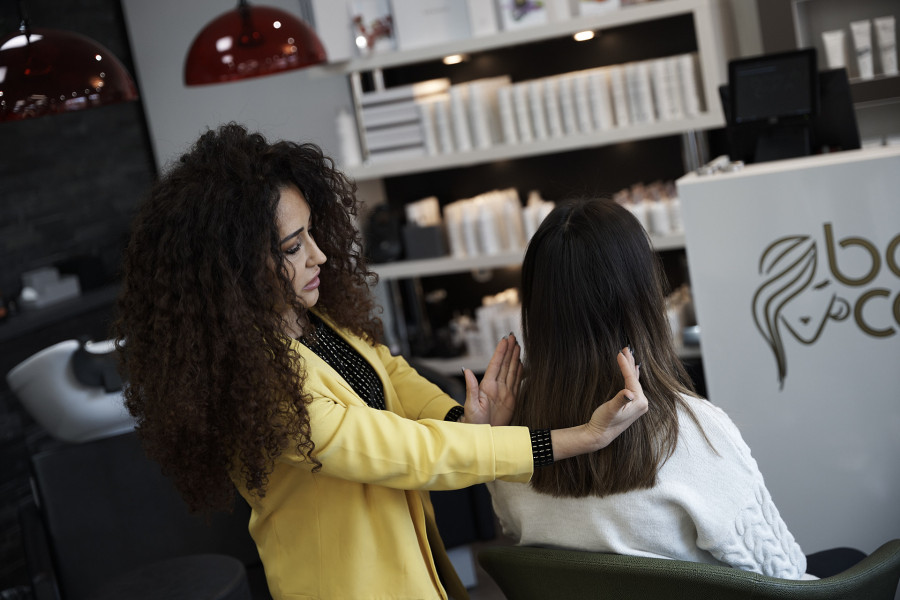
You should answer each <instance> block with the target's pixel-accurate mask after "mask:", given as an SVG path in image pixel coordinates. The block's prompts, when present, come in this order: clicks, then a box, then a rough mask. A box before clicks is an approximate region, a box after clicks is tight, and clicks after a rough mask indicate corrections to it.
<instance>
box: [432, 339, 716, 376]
mask: <svg viewBox="0 0 900 600" xmlns="http://www.w3.org/2000/svg"><path fill="white" fill-rule="evenodd" d="M676 350H677V351H678V356H679V357H681V359H682V360H687V359H697V358H700V346H682V345H678V346H677V347H676ZM490 360H491V357H490V356H472V355H465V356H456V357H454V358H419V357H417V358H416V362H417V363H419V364H421V365H424V366H426V367H428V368H430V369H433V370H435V371H437V372H438V373H442V374H444V375H459V374H460V373H461V372H462V369H471V370H472V371H474V372H475V373H478V372H479V371H481V370H483V369H484V368H485V367H487V365H488V363H489V362H490Z"/></svg>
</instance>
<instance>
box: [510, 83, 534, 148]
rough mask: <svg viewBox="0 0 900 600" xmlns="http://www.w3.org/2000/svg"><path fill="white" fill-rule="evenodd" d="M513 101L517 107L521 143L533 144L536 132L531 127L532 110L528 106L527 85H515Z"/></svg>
mask: <svg viewBox="0 0 900 600" xmlns="http://www.w3.org/2000/svg"><path fill="white" fill-rule="evenodd" d="M513 101H514V104H515V107H516V123H517V124H518V131H519V141H521V142H531V141H533V140H534V132H533V129H532V126H531V108H530V107H529V106H528V84H527V83H517V84H515V85H513Z"/></svg>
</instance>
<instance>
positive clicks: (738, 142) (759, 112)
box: [719, 48, 860, 163]
mask: <svg viewBox="0 0 900 600" xmlns="http://www.w3.org/2000/svg"><path fill="white" fill-rule="evenodd" d="M719 95H720V98H721V100H722V108H723V110H724V112H725V119H726V122H727V139H728V146H729V152H728V154H729V156H730V157H731V159H732V160H742V161H744V162H746V163H752V162H764V161H768V160H777V159H782V158H792V157H796V156H806V155H808V154H818V153H820V152H833V151H836V150H851V149H854V148H859V147H860V142H859V129H858V128H857V124H856V113H855V112H854V109H853V101H852V99H851V96H850V84H849V81H848V78H847V71H846V69H831V70H827V71H822V72H818V71H817V70H816V55H815V49H812V48H808V49H802V50H796V51H791V52H782V53H778V54H771V55H764V56H757V57H751V58H746V59H738V60H735V61H731V63H729V82H728V84H726V85H723V86H720V87H719Z"/></svg>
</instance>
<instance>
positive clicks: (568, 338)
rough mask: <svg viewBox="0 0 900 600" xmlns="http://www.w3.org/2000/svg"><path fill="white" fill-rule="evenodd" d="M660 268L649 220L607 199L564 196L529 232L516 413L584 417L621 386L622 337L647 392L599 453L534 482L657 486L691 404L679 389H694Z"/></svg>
mask: <svg viewBox="0 0 900 600" xmlns="http://www.w3.org/2000/svg"><path fill="white" fill-rule="evenodd" d="M664 277H665V276H664V275H663V271H662V269H661V267H660V264H659V257H658V256H657V255H656V254H655V253H654V251H653V249H652V248H651V245H650V240H649V238H648V236H647V233H646V232H645V231H644V228H643V227H642V226H641V224H640V223H639V222H638V221H637V219H636V218H635V217H634V216H633V215H632V214H631V213H630V212H629V211H628V210H626V209H625V208H623V207H622V206H619V205H618V204H616V203H615V202H612V201H610V200H605V199H592V200H580V201H571V202H567V203H564V204H560V205H559V206H557V207H556V208H555V209H554V210H553V211H552V212H551V213H550V214H549V215H548V216H547V218H546V219H544V221H543V222H542V223H541V225H540V227H539V228H538V230H537V232H536V233H535V235H534V237H532V239H531V241H530V242H529V244H528V249H527V251H526V253H525V260H524V262H523V265H522V322H523V323H522V324H523V338H524V348H525V371H524V384H523V390H522V393H521V394H520V398H519V401H518V404H517V406H516V410H515V413H514V415H513V424H514V425H526V426H528V427H531V428H552V429H556V428H562V427H572V426H574V425H578V424H581V423H584V422H586V421H587V420H588V419H590V416H591V413H593V411H594V410H595V409H596V408H597V406H599V405H600V404H602V403H603V402H606V401H607V400H608V399H610V398H612V397H613V396H614V395H615V394H616V393H617V392H618V391H619V390H621V389H622V387H623V386H624V381H623V380H622V375H621V373H620V371H619V369H618V366H617V364H616V354H617V353H618V352H619V351H620V350H621V349H622V348H623V347H624V346H625V345H630V346H631V348H632V351H633V352H634V354H635V357H636V360H637V361H638V362H639V363H640V365H641V371H640V377H641V384H642V386H643V389H644V393H645V394H646V396H647V398H648V401H649V403H650V409H649V411H648V412H647V414H645V415H644V416H642V417H641V418H640V419H638V420H637V421H636V422H635V423H634V424H633V425H631V427H629V428H628V429H626V430H625V432H623V433H622V434H621V435H619V437H617V438H616V439H615V441H613V442H612V443H611V444H610V445H609V446H608V447H606V448H604V449H603V450H601V451H600V452H595V453H592V454H585V455H581V456H578V457H575V458H571V459H568V460H564V461H560V462H558V463H555V464H554V465H552V466H551V467H548V468H543V469H537V470H536V471H535V473H534V476H533V478H532V480H531V485H532V486H533V488H534V489H535V490H537V491H539V492H543V493H547V494H552V495H555V496H574V497H580V496H587V495H596V496H605V495H607V494H614V493H619V492H626V491H628V490H633V489H638V488H648V487H652V486H653V485H654V483H655V481H656V473H657V471H658V469H659V467H660V466H661V465H662V463H663V462H664V461H665V459H666V458H667V457H668V456H670V455H671V453H672V452H673V451H674V449H675V444H676V443H677V439H678V416H677V412H676V408H677V407H678V406H679V405H681V406H684V407H685V408H687V406H686V405H685V403H684V400H683V398H682V396H681V394H693V393H694V392H693V386H692V384H691V382H690V378H689V377H688V375H687V373H686V371H685V369H684V365H683V364H682V363H681V360H680V359H679V358H678V355H677V353H676V351H675V348H674V344H673V342H672V337H671V332H670V328H669V324H668V319H667V318H666V315H665V297H664V290H665V288H666V282H665V278H664ZM688 413H689V414H691V416H692V417H693V413H690V410H689V409H688ZM695 420H696V419H695Z"/></svg>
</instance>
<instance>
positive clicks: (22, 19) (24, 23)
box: [16, 0, 31, 37]
mask: <svg viewBox="0 0 900 600" xmlns="http://www.w3.org/2000/svg"><path fill="white" fill-rule="evenodd" d="M16 12H17V13H18V14H19V31H20V32H21V33H23V34H25V36H26V37H27V36H29V35H30V34H31V28H30V27H29V24H28V14H27V13H26V12H25V4H24V3H23V2H22V0H16Z"/></svg>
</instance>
